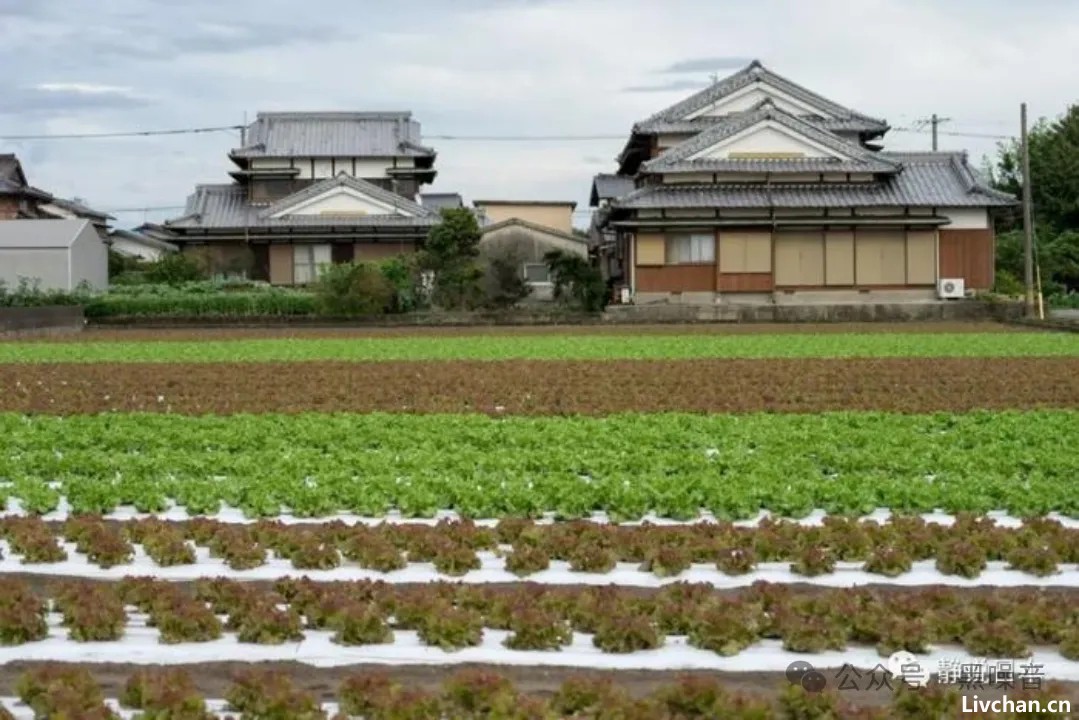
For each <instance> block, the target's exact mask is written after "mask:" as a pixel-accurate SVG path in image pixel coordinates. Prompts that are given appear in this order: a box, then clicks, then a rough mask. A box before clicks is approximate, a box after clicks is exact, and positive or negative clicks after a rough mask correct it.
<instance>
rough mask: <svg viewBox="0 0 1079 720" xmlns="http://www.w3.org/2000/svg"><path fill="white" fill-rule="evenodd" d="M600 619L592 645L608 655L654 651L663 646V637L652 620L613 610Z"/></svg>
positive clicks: (643, 616) (644, 616)
mask: <svg viewBox="0 0 1079 720" xmlns="http://www.w3.org/2000/svg"><path fill="white" fill-rule="evenodd" d="M612 610H613V612H612V613H610V614H607V615H605V616H604V617H602V618H599V621H598V624H597V626H596V632H595V635H593V637H592V644H593V645H595V646H596V647H598V648H599V649H600V650H602V651H603V652H607V653H631V652H636V651H638V650H654V649H656V648H658V647H660V646H661V645H662V644H663V635H662V634H661V633H660V632H659V630H658V628H657V627H656V624H655V622H654V621H653V620H652V618H650V617H648V616H646V615H640V614H636V613H630V612H626V611H625V610H621V609H614V608H612Z"/></svg>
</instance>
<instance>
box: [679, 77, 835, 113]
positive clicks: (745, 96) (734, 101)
mask: <svg viewBox="0 0 1079 720" xmlns="http://www.w3.org/2000/svg"><path fill="white" fill-rule="evenodd" d="M766 99H768V100H771V101H772V102H773V103H774V104H775V106H776V107H778V108H779V109H780V110H784V111H786V112H789V113H791V114H792V115H810V114H812V115H820V116H822V117H831V115H830V114H829V113H827V112H825V111H823V110H821V109H819V108H815V107H813V106H812V105H809V104H808V103H805V102H802V101H801V100H798V99H797V98H794V97H791V96H790V95H788V94H787V93H785V92H783V91H781V90H778V89H776V88H773V87H770V86H768V85H765V84H758V85H748V86H746V87H744V88H742V89H741V90H738V91H736V92H733V93H731V94H730V95H728V96H727V97H724V98H721V99H720V100H719V101H718V102H716V103H714V104H712V105H710V106H709V107H706V108H704V109H702V110H698V111H697V112H694V113H692V114H691V115H689V118H695V117H702V116H720V115H728V114H730V113H736V112H742V111H744V110H749V109H750V108H751V107H753V106H754V105H756V104H757V103H759V102H760V101H761V100H766Z"/></svg>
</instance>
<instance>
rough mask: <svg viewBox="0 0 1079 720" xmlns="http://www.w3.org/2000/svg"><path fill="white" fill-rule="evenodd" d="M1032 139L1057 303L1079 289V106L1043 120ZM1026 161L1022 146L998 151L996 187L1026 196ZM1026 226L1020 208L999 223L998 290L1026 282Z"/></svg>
mask: <svg viewBox="0 0 1079 720" xmlns="http://www.w3.org/2000/svg"><path fill="white" fill-rule="evenodd" d="M1028 139H1029V143H1030V176H1031V187H1030V194H1031V200H1032V201H1033V208H1034V232H1035V241H1036V243H1037V247H1036V252H1037V259H1038V264H1039V266H1040V268H1041V275H1042V284H1043V287H1044V291H1045V294H1046V296H1047V297H1049V298H1050V299H1051V300H1052V299H1053V298H1054V297H1059V296H1062V295H1064V294H1066V293H1068V292H1074V291H1075V290H1076V289H1079V105H1073V106H1071V107H1069V108H1068V110H1067V111H1066V112H1065V113H1064V114H1063V115H1061V116H1060V117H1059V118H1057V119H1056V120H1053V121H1049V120H1046V119H1044V118H1043V119H1041V120H1039V121H1038V122H1037V123H1035V124H1034V126H1033V127H1032V128H1031V130H1030V132H1029V133H1028ZM1020 158H1021V156H1020V147H1019V142H1018V141H1017V140H1010V141H1008V142H1005V143H1001V144H1000V145H999V146H998V148H997V158H996V162H995V163H994V164H993V165H992V166H991V167H990V168H989V170H990V174H991V178H992V183H993V186H994V187H996V188H997V189H999V190H1003V191H1005V192H1008V193H1012V194H1014V195H1016V196H1021V194H1022V191H1023V178H1022V166H1021V159H1020ZM1022 222H1023V215H1022V209H1021V208H1019V207H1016V208H1013V209H1010V210H1008V211H1006V212H1004V213H1001V214H1000V216H999V217H998V220H997V230H998V232H999V233H1000V235H999V237H998V240H997V272H998V280H999V282H998V284H1003V285H1011V286H1012V287H1014V283H1015V282H1016V281H1017V279H1018V278H1022V277H1023V236H1022V227H1023V225H1022Z"/></svg>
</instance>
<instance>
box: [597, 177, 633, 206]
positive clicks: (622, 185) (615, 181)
mask: <svg viewBox="0 0 1079 720" xmlns="http://www.w3.org/2000/svg"><path fill="white" fill-rule="evenodd" d="M635 188H636V184H635V183H634V181H633V178H631V177H629V176H628V175H610V174H607V173H600V174H599V175H596V176H595V177H594V178H592V199H591V204H592V205H598V204H599V201H600V200H613V199H614V198H620V197H622V196H623V195H628V194H630V193H631V192H633V190H634V189H635Z"/></svg>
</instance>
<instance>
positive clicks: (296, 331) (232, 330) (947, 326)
mask: <svg viewBox="0 0 1079 720" xmlns="http://www.w3.org/2000/svg"><path fill="white" fill-rule="evenodd" d="M1034 331H1036V330H1033V329H1031V328H1026V327H1021V326H1018V325H1004V324H1002V323H997V322H990V321H981V322H896V323H889V322H875V323H746V324H738V323H701V324H666V325H489V326H488V325H479V326H477V325H469V326H445V327H422V326H409V327H206V328H198V327H193V328H156V329H155V328H145V327H143V328H138V327H132V328H115V327H97V328H94V327H91V328H88V329H87V330H86V331H85V332H82V333H79V334H78V335H65V336H53V337H35V338H29V341H32V342H109V341H120V342H131V341H135V340H138V341H142V340H188V341H190V340H239V339H254V338H292V337H296V338H325V337H335V338H364V337H445V336H455V335H742V334H756V333H794V334H802V333H879V332H885V333H972V332H976V333H984V332H1034Z"/></svg>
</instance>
